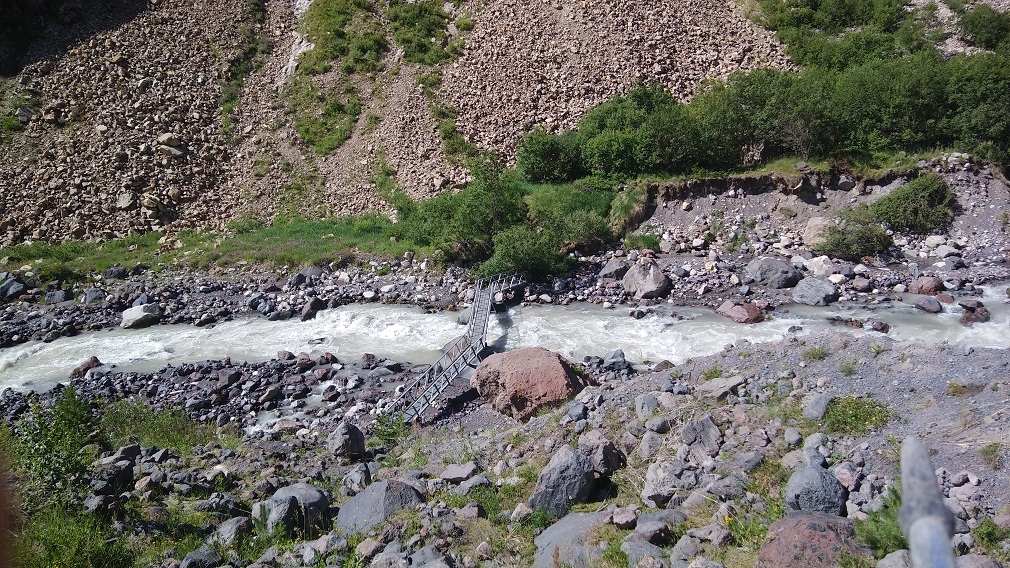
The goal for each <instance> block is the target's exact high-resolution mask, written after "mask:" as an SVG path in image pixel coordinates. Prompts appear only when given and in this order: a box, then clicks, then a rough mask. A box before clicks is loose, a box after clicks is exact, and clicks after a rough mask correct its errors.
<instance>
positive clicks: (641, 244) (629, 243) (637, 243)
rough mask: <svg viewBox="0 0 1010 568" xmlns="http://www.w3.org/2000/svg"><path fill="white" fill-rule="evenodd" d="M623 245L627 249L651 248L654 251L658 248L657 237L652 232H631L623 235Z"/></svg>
mask: <svg viewBox="0 0 1010 568" xmlns="http://www.w3.org/2000/svg"><path fill="white" fill-rule="evenodd" d="M624 246H625V248H627V249H628V250H635V249H651V250H654V251H658V250H659V237H657V236H656V235H653V234H652V233H647V234H644V235H637V234H631V235H628V236H627V237H624Z"/></svg>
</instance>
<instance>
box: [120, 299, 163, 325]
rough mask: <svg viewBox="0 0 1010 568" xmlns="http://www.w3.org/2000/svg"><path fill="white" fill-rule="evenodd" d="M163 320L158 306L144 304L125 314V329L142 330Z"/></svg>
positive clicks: (130, 309) (128, 310)
mask: <svg viewBox="0 0 1010 568" xmlns="http://www.w3.org/2000/svg"><path fill="white" fill-rule="evenodd" d="M160 320H161V308H160V307H159V306H158V304H143V305H140V306H135V307H132V308H129V309H127V310H126V311H124V312H123V323H122V326H123V329H140V328H142V327H147V326H150V325H154V324H156V323H158V322H159V321H160Z"/></svg>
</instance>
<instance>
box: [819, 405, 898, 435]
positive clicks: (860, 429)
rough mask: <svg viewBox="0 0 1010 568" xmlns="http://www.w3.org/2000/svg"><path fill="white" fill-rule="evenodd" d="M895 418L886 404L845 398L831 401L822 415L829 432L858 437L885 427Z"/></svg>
mask: <svg viewBox="0 0 1010 568" xmlns="http://www.w3.org/2000/svg"><path fill="white" fill-rule="evenodd" d="M894 417H895V414H894V411H893V410H891V409H890V408H889V407H888V406H887V405H886V404H882V403H879V402H876V401H874V400H871V399H869V398H858V397H854V396H845V397H839V398H835V399H833V400H832V401H831V402H830V403H829V404H828V408H827V410H826V411H825V413H824V424H825V425H826V426H827V428H828V430H830V431H831V432H837V433H839V434H848V435H856V436H860V435H863V434H866V433H867V432H869V431H871V430H876V429H878V428H882V427H884V426H886V425H887V423H888V422H890V421H891V419H892V418H894Z"/></svg>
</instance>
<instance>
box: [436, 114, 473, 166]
mask: <svg viewBox="0 0 1010 568" xmlns="http://www.w3.org/2000/svg"><path fill="white" fill-rule="evenodd" d="M438 133H439V135H440V136H441V137H442V143H443V145H444V146H445V153H446V155H447V156H448V158H449V161H450V162H461V161H464V160H466V159H467V158H473V157H475V156H476V155H477V146H474V145H473V143H471V142H470V141H469V140H467V139H466V137H465V136H463V135H462V134H460V132H459V129H457V128H456V121H455V120H452V119H445V120H443V121H441V122H440V123H439V124H438Z"/></svg>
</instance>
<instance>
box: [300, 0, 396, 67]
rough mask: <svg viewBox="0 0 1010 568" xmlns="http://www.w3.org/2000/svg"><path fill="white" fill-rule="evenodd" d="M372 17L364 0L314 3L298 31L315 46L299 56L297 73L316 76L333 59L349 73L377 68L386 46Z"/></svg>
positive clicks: (335, 0) (324, 0)
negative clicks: (376, 29)
mask: <svg viewBox="0 0 1010 568" xmlns="http://www.w3.org/2000/svg"><path fill="white" fill-rule="evenodd" d="M374 20H375V16H374V14H371V8H370V4H369V3H368V2H367V0H319V1H316V2H313V3H312V4H311V5H310V6H309V9H308V10H307V11H306V12H305V15H304V16H303V18H302V23H301V31H302V34H303V35H304V36H305V37H306V39H308V40H309V41H310V42H312V43H313V44H315V47H313V48H312V49H310V50H309V51H306V52H305V53H303V54H301V56H300V57H299V60H298V62H299V67H298V70H299V72H300V73H302V74H307V75H318V74H320V73H325V72H327V71H329V70H330V69H332V68H333V64H334V63H335V62H339V63H340V64H341V69H342V70H343V71H344V72H348V73H349V72H353V71H356V70H361V71H372V70H375V69H377V68H378V62H379V60H380V59H381V58H382V56H383V55H384V54H385V53H386V51H388V49H389V46H388V44H387V43H386V40H385V38H384V37H383V36H381V35H380V34H378V33H376V31H375V27H374ZM355 24H356V25H355Z"/></svg>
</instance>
